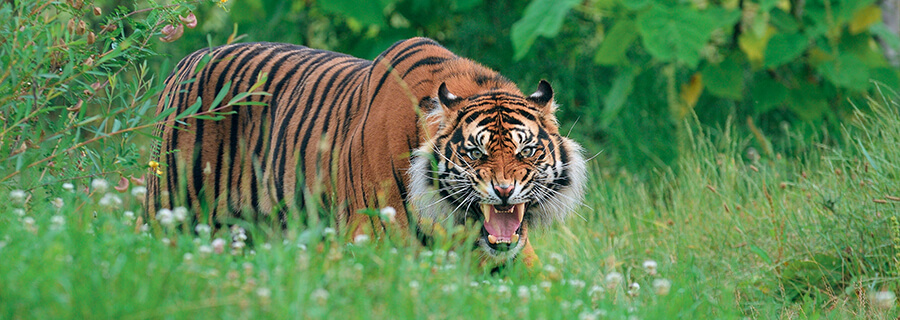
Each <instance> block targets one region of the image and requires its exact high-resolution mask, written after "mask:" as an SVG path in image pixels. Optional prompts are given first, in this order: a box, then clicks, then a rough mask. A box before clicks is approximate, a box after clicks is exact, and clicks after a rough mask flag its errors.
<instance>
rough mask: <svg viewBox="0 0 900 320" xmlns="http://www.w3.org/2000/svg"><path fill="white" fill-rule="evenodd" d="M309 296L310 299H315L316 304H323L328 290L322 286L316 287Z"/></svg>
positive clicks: (326, 299)
mask: <svg viewBox="0 0 900 320" xmlns="http://www.w3.org/2000/svg"><path fill="white" fill-rule="evenodd" d="M309 297H310V298H312V300H314V301H316V302H317V303H318V304H320V305H324V304H325V303H326V302H328V290H325V289H322V288H319V289H316V290H315V291H313V292H312V294H310V295H309Z"/></svg>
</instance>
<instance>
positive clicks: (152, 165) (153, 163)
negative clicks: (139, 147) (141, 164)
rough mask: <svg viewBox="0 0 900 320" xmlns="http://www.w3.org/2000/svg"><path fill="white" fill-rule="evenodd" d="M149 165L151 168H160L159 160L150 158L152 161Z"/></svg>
mask: <svg viewBox="0 0 900 320" xmlns="http://www.w3.org/2000/svg"><path fill="white" fill-rule="evenodd" d="M147 165H148V166H150V168H151V169H156V168H159V162H156V161H153V160H150V163H148V164H147Z"/></svg>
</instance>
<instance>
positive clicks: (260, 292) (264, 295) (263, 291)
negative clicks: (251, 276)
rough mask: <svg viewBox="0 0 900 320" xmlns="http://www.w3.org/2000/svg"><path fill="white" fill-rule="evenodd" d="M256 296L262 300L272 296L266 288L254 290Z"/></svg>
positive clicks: (270, 291)
mask: <svg viewBox="0 0 900 320" xmlns="http://www.w3.org/2000/svg"><path fill="white" fill-rule="evenodd" d="M256 296H258V297H260V298H263V299H265V298H268V297H271V296H272V290H270V289H269V288H266V287H260V288H257V289H256Z"/></svg>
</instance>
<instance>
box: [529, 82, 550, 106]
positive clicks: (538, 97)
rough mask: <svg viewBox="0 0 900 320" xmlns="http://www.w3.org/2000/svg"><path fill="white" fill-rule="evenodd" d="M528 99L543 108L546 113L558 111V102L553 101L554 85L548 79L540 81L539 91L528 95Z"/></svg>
mask: <svg viewBox="0 0 900 320" xmlns="http://www.w3.org/2000/svg"><path fill="white" fill-rule="evenodd" d="M528 101H530V102H531V103H534V104H535V105H536V106H537V107H538V108H542V109H543V110H544V112H545V113H549V114H553V112H555V111H556V103H554V102H553V87H550V83H549V82H547V80H541V82H540V83H538V88H537V91H535V92H534V93H532V94H531V95H530V96H528Z"/></svg>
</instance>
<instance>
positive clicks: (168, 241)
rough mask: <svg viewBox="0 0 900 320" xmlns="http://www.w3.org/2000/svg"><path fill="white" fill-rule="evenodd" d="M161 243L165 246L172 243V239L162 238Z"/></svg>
mask: <svg viewBox="0 0 900 320" xmlns="http://www.w3.org/2000/svg"><path fill="white" fill-rule="evenodd" d="M162 243H163V244H164V245H166V246H169V245H171V244H172V240H169V238H162Z"/></svg>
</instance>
